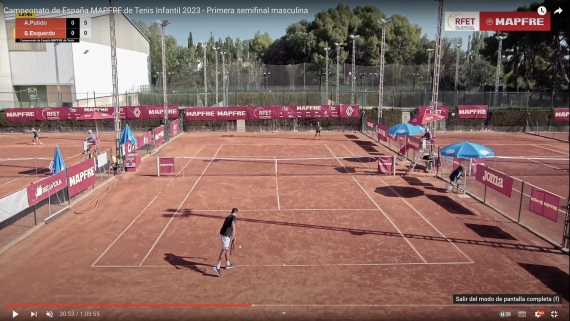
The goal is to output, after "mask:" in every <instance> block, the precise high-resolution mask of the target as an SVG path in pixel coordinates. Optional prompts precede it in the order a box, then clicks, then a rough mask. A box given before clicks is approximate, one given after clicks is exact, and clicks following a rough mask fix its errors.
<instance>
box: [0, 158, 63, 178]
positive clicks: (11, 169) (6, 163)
mask: <svg viewBox="0 0 570 321" xmlns="http://www.w3.org/2000/svg"><path fill="white" fill-rule="evenodd" d="M51 161H52V159H50V158H37V157H34V158H1V159H0V177H5V178H8V177H14V178H16V177H21V176H28V175H42V176H43V175H45V174H49V173H50V170H49V164H50V163H51Z"/></svg>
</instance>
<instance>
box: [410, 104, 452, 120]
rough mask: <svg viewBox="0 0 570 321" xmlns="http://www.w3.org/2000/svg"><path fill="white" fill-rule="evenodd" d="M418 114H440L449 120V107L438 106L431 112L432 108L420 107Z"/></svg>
mask: <svg viewBox="0 0 570 321" xmlns="http://www.w3.org/2000/svg"><path fill="white" fill-rule="evenodd" d="M418 112H419V113H420V114H425V113H426V112H430V113H432V114H435V113H438V114H440V115H441V116H443V117H445V118H446V119H447V118H449V106H437V107H436V110H435V111H434V110H431V106H420V107H419V108H418Z"/></svg>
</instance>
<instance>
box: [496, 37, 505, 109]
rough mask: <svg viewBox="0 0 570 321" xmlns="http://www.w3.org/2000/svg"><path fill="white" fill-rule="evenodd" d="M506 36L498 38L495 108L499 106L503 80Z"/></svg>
mask: <svg viewBox="0 0 570 321" xmlns="http://www.w3.org/2000/svg"><path fill="white" fill-rule="evenodd" d="M505 38H506V37H505V36H497V39H499V50H498V51H497V76H496V77H495V107H498V105H499V85H500V79H501V60H502V58H503V57H502V54H503V40H504V39H505Z"/></svg>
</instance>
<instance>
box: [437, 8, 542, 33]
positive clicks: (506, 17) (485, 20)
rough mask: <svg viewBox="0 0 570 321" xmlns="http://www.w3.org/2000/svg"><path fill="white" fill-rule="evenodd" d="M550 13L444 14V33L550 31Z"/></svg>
mask: <svg viewBox="0 0 570 321" xmlns="http://www.w3.org/2000/svg"><path fill="white" fill-rule="evenodd" d="M550 14H551V13H550V12H546V13H545V14H543V15H541V14H540V13H538V12H536V11H524V12H517V11H509V12H507V11H500V12H473V11H471V12H446V13H445V15H444V21H443V23H444V24H445V31H468V32H473V31H550Z"/></svg>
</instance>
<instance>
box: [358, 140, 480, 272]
mask: <svg viewBox="0 0 570 321" xmlns="http://www.w3.org/2000/svg"><path fill="white" fill-rule="evenodd" d="M347 150H348V148H347ZM348 151H349V152H350V153H351V154H352V152H351V151H350V150H348ZM380 180H381V181H382V183H384V185H386V186H387V187H388V188H389V189H390V190H391V191H392V192H393V193H394V194H396V196H398V197H399V198H400V199H401V200H402V201H404V203H406V205H408V206H409V207H410V208H411V209H412V210H413V211H414V212H416V214H418V215H419V216H420V217H421V218H422V219H423V220H424V221H426V223H428V224H429V225H430V226H431V227H432V228H433V229H434V230H436V232H437V233H439V235H441V236H442V237H443V238H444V239H445V240H446V241H447V242H449V244H451V245H452V246H453V247H455V249H456V250H458V251H459V253H461V254H463V256H465V257H466V258H467V259H468V260H469V262H471V263H473V260H471V258H470V257H469V256H467V254H465V253H464V252H463V251H461V250H460V249H459V248H458V247H457V245H455V244H454V243H453V242H451V241H450V240H449V239H448V238H447V236H445V235H444V234H443V233H441V232H440V231H439V230H438V229H437V228H436V227H435V226H433V224H431V222H430V221H428V220H427V219H426V218H425V217H424V216H423V215H422V214H421V213H420V212H419V211H418V210H416V208H415V207H413V206H412V204H410V203H408V201H406V200H405V199H404V198H403V197H402V196H400V194H398V192H396V191H395V190H394V189H393V188H392V186H390V185H388V184H386V182H385V181H384V180H383V179H381V178H380Z"/></svg>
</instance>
